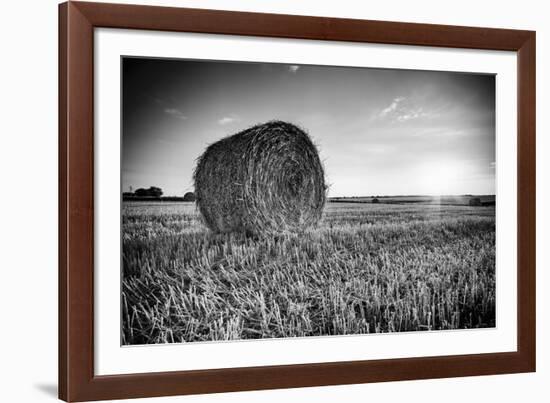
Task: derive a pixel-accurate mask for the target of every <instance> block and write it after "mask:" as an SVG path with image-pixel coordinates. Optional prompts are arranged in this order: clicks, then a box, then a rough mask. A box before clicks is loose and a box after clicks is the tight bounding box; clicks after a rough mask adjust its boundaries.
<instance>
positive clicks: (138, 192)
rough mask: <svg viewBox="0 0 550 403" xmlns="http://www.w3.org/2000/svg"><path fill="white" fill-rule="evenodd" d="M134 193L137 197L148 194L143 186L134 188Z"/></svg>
mask: <svg viewBox="0 0 550 403" xmlns="http://www.w3.org/2000/svg"><path fill="white" fill-rule="evenodd" d="M134 194H135V195H136V196H139V197H145V196H149V192H148V191H147V189H144V188H139V189H136V191H135V192H134Z"/></svg>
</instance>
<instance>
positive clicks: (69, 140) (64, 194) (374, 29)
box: [59, 2, 536, 401]
mask: <svg viewBox="0 0 550 403" xmlns="http://www.w3.org/2000/svg"><path fill="white" fill-rule="evenodd" d="M98 27H109V28H124V29H138V30H158V31H175V32H195V33H214V34H231V35H248V36H261V37H278V38H295V39H317V40H327V41H351V42H369V43H378V44H396V45H422V46H435V47H449V48H468V49H485V50H506V51H515V52H517V59H518V88H517V91H518V104H517V113H518V127H517V145H518V165H517V173H518V192H517V203H518V216H517V228H518V236H517V239H518V267H517V280H518V283H517V287H518V288H517V293H518V294H517V295H518V304H517V306H518V311H517V340H518V349H517V351H516V352H509V353H487V354H473V355H460V356H435V357H418V358H404V359H384V360H369V361H348V362H335V363H334V362H333V363H318V364H300V365H283V366H262V367H244V368H231V369H214V370H193V371H181V372H160V373H146V374H133V375H112V376H96V375H94V331H93V330H94V321H93V317H94V286H93V284H94V282H93V279H94V141H93V137H94V107H93V105H94V79H93V77H94V37H93V33H94V28H98ZM535 298H536V295H535V32H532V31H519V30H508V29H489V28H471V27H457V26H444V25H428V24H411V23H398V22H381V21H364V20H352V19H336V18H321V17H304V16H293V15H276V14H257V13H244V12H229V11H213V10H200V9H184V8H167V7H149V6H134V5H115V4H99V3H86V2H68V3H63V4H61V5H60V6H59V398H60V399H63V400H66V401H85V400H100V399H123V398H137V397H150V396H168V395H184V394H198V393H214V392H231V391H245V390H260V389H274V388H294V387H306V386H320V385H339V384H354V383H365V382H385V381H397V380H411V379H428V378H444V377H459V376H472V375H490V374H504V373H520V372H532V371H535Z"/></svg>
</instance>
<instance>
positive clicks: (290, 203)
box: [194, 121, 326, 235]
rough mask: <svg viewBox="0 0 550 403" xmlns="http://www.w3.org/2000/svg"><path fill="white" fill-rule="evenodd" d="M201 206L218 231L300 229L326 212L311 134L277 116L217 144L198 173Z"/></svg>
mask: <svg viewBox="0 0 550 403" xmlns="http://www.w3.org/2000/svg"><path fill="white" fill-rule="evenodd" d="M194 180H195V194H196V197H197V205H198V207H199V210H200V212H201V214H202V216H203V217H204V220H205V222H206V224H207V225H208V227H209V228H210V229H211V230H212V231H214V232H222V233H225V232H246V233H248V234H253V235H267V234H280V233H287V232H298V231H301V230H304V229H306V228H309V227H311V226H314V225H315V224H317V223H318V222H319V220H320V219H321V216H322V214H323V207H324V205H325V200H326V194H325V193H326V186H325V176H324V170H323V165H322V164H321V160H320V159H319V154H318V152H317V149H316V147H315V145H314V144H313V142H312V141H311V139H310V138H309V136H308V135H307V134H306V133H305V132H304V131H303V130H301V129H299V128H298V127H296V126H294V125H292V124H290V123H286V122H281V121H271V122H267V123H264V124H261V125H257V126H254V127H251V128H249V129H246V130H244V131H242V132H239V133H237V134H234V135H232V136H229V137H225V138H223V139H221V140H220V141H218V142H216V143H214V144H211V145H210V146H208V148H207V149H206V150H205V152H204V153H203V154H202V155H201V156H200V157H199V159H198V162H197V166H196V168H195V174H194Z"/></svg>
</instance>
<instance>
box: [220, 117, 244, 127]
mask: <svg viewBox="0 0 550 403" xmlns="http://www.w3.org/2000/svg"><path fill="white" fill-rule="evenodd" d="M239 120H241V119H240V118H239V117H238V116H235V115H230V116H224V117H223V118H221V119H219V120H218V124H220V125H222V126H224V125H228V124H230V123H234V122H238V121H239Z"/></svg>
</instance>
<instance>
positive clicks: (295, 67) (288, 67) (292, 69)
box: [287, 64, 300, 74]
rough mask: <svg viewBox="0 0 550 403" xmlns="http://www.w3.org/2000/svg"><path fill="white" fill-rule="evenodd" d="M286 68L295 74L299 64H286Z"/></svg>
mask: <svg viewBox="0 0 550 403" xmlns="http://www.w3.org/2000/svg"><path fill="white" fill-rule="evenodd" d="M287 69H288V71H289V72H291V73H292V74H295V73H296V72H297V71H298V70H299V69H300V66H297V65H295V64H291V65H289V66H287Z"/></svg>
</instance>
